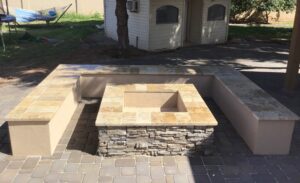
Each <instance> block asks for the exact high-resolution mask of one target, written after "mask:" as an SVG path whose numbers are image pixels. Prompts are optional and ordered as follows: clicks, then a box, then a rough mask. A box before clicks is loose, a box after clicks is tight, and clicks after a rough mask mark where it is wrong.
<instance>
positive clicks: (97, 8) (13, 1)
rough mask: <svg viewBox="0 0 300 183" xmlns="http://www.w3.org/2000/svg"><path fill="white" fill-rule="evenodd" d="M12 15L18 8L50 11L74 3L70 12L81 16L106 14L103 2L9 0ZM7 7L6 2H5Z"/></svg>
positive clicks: (100, 0)
mask: <svg viewBox="0 0 300 183" xmlns="http://www.w3.org/2000/svg"><path fill="white" fill-rule="evenodd" d="M7 1H8V7H9V11H10V13H11V14H14V12H15V9H16V8H24V9H30V10H41V9H48V8H51V7H62V6H67V5H69V4H71V3H72V6H71V8H70V9H69V12H77V13H79V14H86V15H88V14H94V13H100V14H102V15H103V14H104V10H103V0H7ZM3 4H4V6H6V3H5V0H4V1H3Z"/></svg>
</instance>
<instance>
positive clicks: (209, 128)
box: [96, 84, 218, 156]
mask: <svg viewBox="0 0 300 183" xmlns="http://www.w3.org/2000/svg"><path fill="white" fill-rule="evenodd" d="M217 124H218V123H217V121H216V119H215V118H214V116H213V114H212V113H211V112H210V110H209V108H208V107H207V105H206V103H205V101H204V100H203V99H202V97H201V95H200V94H199V93H198V91H197V89H196V87H195V86H194V85H193V84H129V85H118V84H107V85H106V87H105V91H104V94H103V97H102V101H101V105H100V109H99V112H98V115H97V119H96V126H97V127H98V132H99V146H98V154H99V155H100V156H120V155H152V156H157V155H190V154H193V153H195V152H199V151H204V150H206V149H208V148H209V147H210V146H211V145H212V143H213V132H214V126H216V125H217Z"/></svg>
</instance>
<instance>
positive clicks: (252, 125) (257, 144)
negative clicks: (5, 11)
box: [6, 65, 299, 155]
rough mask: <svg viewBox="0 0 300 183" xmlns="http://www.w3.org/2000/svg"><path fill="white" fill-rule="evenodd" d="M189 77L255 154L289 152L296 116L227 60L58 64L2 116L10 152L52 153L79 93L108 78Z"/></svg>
mask: <svg viewBox="0 0 300 183" xmlns="http://www.w3.org/2000/svg"><path fill="white" fill-rule="evenodd" d="M111 82H112V83H120V84H128V83H193V84H194V85H195V86H196V88H197V90H198V91H199V92H200V93H201V95H202V96H206V97H212V98H213V99H214V101H215V102H216V103H217V104H218V106H219V107H220V108H221V110H222V111H223V112H224V113H225V115H226V116H227V118H228V119H229V120H230V121H231V123H232V125H233V126H234V127H235V129H236V130H237V132H238V133H239V135H240V136H241V137H242V138H243V139H244V141H245V142H246V143H247V145H248V146H249V148H250V149H251V150H252V152H253V153H254V154H288V153H289V149H290V144H291V139H292V134H293V130H294V124H295V122H296V121H297V120H299V117H298V116H297V115H295V114H294V113H293V112H291V111H290V110H289V109H287V108H286V107H284V106H283V105H282V104H280V103H279V102H278V101H276V100H275V99H274V98H272V97H271V96H270V95H269V94H267V93H266V92H265V91H263V90H262V89H261V88H259V87H258V86H257V85H256V84H254V83H253V82H252V81H250V80H249V79H248V78H246V77H245V76H244V75H242V74H241V73H240V72H238V71H236V70H234V69H233V68H231V67H228V66H199V67H168V66H149V65H144V66H137V65H134V66H102V65H59V66H58V67H57V68H56V69H55V70H54V71H53V72H52V73H51V74H49V76H48V77H47V78H46V79H44V80H43V81H42V82H41V83H40V84H39V85H38V86H37V87H36V88H35V89H34V90H33V91H32V92H31V93H30V94H29V95H28V96H26V97H25V98H24V99H23V100H22V101H21V103H20V104H18V105H17V106H16V107H15V108H14V109H13V110H12V111H11V112H10V113H9V114H8V115H7V117H6V119H7V121H8V125H9V134H10V140H11V147H12V153H13V155H51V154H53V152H54V150H55V147H56V145H57V144H58V142H59V140H60V138H61V136H62V134H63V132H64V130H65V129H66V127H67V125H68V123H69V121H70V119H71V117H72V115H73V114H74V111H75V109H76V107H77V104H78V102H80V98H81V97H97V98H101V97H102V95H103V92H104V88H105V86H106V83H111Z"/></svg>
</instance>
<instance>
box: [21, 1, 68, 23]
mask: <svg viewBox="0 0 300 183" xmlns="http://www.w3.org/2000/svg"><path fill="white" fill-rule="evenodd" d="M71 6H72V4H70V5H68V6H64V7H53V8H50V9H45V10H40V11H34V10H26V9H16V18H17V22H22V23H28V22H33V21H46V22H47V24H48V23H49V22H51V21H54V20H55V19H57V20H56V22H58V20H59V19H60V18H61V17H62V16H64V14H65V13H66V12H67V11H68V9H69V8H70V7H71ZM58 13H60V14H61V15H60V16H59V17H58V18H57V15H58ZM56 22H55V23H56Z"/></svg>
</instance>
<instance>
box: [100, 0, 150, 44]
mask: <svg viewBox="0 0 300 183" xmlns="http://www.w3.org/2000/svg"><path fill="white" fill-rule="evenodd" d="M104 7H105V11H104V12H105V33H106V35H107V36H108V37H111V38H113V39H114V40H117V39H118V35H117V18H116V16H115V8H116V0H105V2H104ZM128 32H129V44H130V45H131V46H134V47H136V46H137V47H138V48H139V49H144V50H147V49H148V45H149V44H148V41H149V0H139V11H138V12H137V13H132V12H129V11H128ZM137 40H138V41H137Z"/></svg>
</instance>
